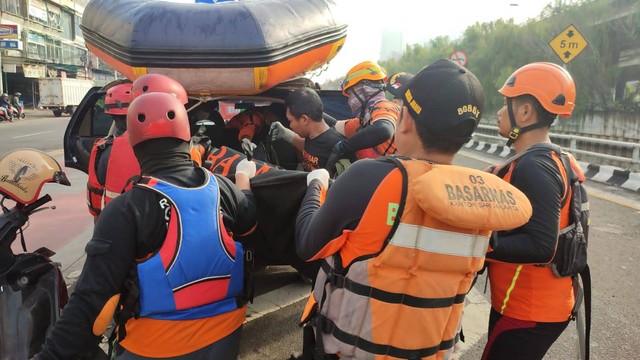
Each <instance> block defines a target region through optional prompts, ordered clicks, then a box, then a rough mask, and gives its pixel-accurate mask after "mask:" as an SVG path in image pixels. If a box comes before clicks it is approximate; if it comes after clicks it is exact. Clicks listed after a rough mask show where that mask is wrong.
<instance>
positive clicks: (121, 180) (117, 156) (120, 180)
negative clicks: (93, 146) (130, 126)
mask: <svg viewBox="0 0 640 360" xmlns="http://www.w3.org/2000/svg"><path fill="white" fill-rule="evenodd" d="M112 146H113V148H112V149H111V153H110V155H109V160H108V161H109V162H108V163H107V177H106V179H105V184H104V204H105V205H107V204H108V203H109V202H111V200H113V199H115V198H116V197H118V196H120V195H121V194H122V193H124V192H125V191H127V190H129V189H130V188H131V186H132V185H133V184H131V183H130V182H129V180H131V178H133V177H134V176H136V175H140V164H138V159H136V156H135V154H134V153H133V148H132V147H131V144H130V143H129V137H128V136H127V132H126V131H125V132H124V133H123V134H122V136H118V137H115V138H114V139H113V145H112Z"/></svg>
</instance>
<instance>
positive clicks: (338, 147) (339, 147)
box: [324, 140, 351, 178]
mask: <svg viewBox="0 0 640 360" xmlns="http://www.w3.org/2000/svg"><path fill="white" fill-rule="evenodd" d="M350 152H351V146H350V145H349V143H348V142H347V140H343V141H338V142H337V143H336V144H335V145H334V146H333V149H332V150H331V155H329V158H328V159H327V164H326V165H325V166H324V168H325V169H327V171H328V172H329V175H330V176H331V177H332V178H333V176H334V175H335V173H336V163H337V162H338V160H340V159H342V158H344V157H345V155H346V154H348V153H350Z"/></svg>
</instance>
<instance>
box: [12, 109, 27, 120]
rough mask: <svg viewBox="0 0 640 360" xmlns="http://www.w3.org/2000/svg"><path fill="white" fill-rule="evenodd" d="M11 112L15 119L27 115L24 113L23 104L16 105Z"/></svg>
mask: <svg viewBox="0 0 640 360" xmlns="http://www.w3.org/2000/svg"><path fill="white" fill-rule="evenodd" d="M11 112H12V114H13V118H14V119H24V118H25V117H26V115H25V113H24V109H23V108H22V106H18V107H16V106H14V107H13V108H12V109H11Z"/></svg>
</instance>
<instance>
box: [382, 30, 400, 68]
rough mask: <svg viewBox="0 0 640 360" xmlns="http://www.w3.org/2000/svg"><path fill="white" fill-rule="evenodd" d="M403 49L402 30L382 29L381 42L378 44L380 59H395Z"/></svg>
mask: <svg viewBox="0 0 640 360" xmlns="http://www.w3.org/2000/svg"><path fill="white" fill-rule="evenodd" d="M403 51H404V44H403V42H402V32H400V31H397V30H388V29H385V30H383V31H382V43H381V44H380V60H381V61H384V60H389V59H397V58H399V57H400V56H401V55H402V52H403Z"/></svg>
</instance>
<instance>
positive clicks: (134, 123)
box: [127, 92, 191, 146]
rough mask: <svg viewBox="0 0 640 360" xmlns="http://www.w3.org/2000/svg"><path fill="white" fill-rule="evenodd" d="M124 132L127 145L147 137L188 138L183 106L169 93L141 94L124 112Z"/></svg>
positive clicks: (189, 138)
mask: <svg viewBox="0 0 640 360" xmlns="http://www.w3.org/2000/svg"><path fill="white" fill-rule="evenodd" d="M127 133H128V134H129V143H131V146H136V145H137V144H139V143H141V142H143V141H146V140H151V139H159V138H167V137H168V138H176V139H181V140H184V141H189V140H191V133H190V128H189V118H188V116H187V110H186V109H185V108H184V105H183V104H181V103H180V101H179V100H178V99H176V98H175V97H173V96H172V95H171V94H167V93H163V92H156V93H149V94H143V95H141V96H139V97H138V98H137V99H135V100H133V101H132V102H131V105H129V111H128V112H127Z"/></svg>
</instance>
